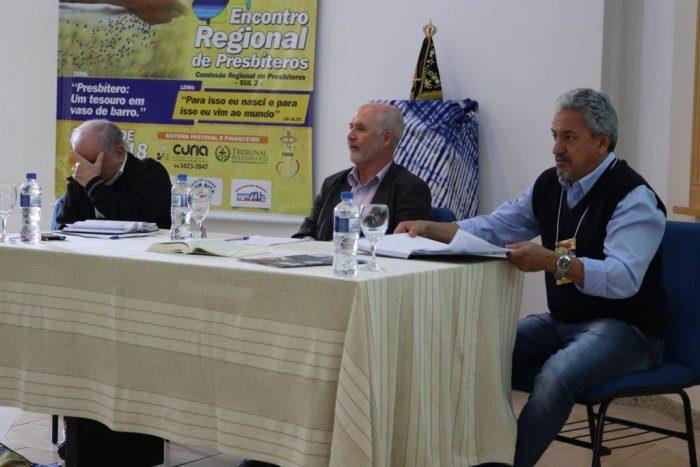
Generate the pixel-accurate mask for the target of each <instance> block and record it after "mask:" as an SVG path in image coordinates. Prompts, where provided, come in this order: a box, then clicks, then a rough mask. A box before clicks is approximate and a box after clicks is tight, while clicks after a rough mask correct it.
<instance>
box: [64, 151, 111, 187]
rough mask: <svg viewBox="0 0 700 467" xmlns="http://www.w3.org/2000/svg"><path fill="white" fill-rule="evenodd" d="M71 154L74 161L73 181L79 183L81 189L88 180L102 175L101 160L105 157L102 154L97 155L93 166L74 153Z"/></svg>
mask: <svg viewBox="0 0 700 467" xmlns="http://www.w3.org/2000/svg"><path fill="white" fill-rule="evenodd" d="M71 154H72V155H73V159H75V160H76V163H75V164H74V165H73V179H75V181H76V182H78V183H80V185H81V186H82V187H83V188H84V187H85V185H87V184H88V182H89V181H90V180H92V179H93V178H95V177H99V176H100V175H101V174H102V160H103V159H104V157H105V155H104V153H102V152H101V153H99V154H98V155H97V159H95V163H94V164H93V163H92V162H90V161H89V160H87V159H85V158H84V157H83V156H81V155H80V154H78V153H77V152H75V151H73V152H72V153H71Z"/></svg>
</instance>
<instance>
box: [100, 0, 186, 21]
mask: <svg viewBox="0 0 700 467" xmlns="http://www.w3.org/2000/svg"><path fill="white" fill-rule="evenodd" d="M103 1H104V0H103ZM112 3H116V4H122V6H124V8H126V9H127V10H129V11H130V12H132V13H133V14H135V15H136V16H138V17H139V18H141V20H142V21H144V22H146V23H148V24H151V25H153V24H161V23H167V22H169V21H170V20H171V19H174V18H177V17H178V16H182V15H183V14H184V13H185V11H186V9H185V6H184V5H183V4H182V2H181V1H180V0H121V1H118V0H117V1H113V2H112Z"/></svg>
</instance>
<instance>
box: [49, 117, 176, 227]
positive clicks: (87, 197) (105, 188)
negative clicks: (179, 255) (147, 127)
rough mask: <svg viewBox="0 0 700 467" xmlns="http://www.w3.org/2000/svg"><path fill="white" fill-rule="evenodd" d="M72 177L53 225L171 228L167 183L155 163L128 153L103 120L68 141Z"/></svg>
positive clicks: (114, 129) (164, 173)
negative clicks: (105, 222)
mask: <svg viewBox="0 0 700 467" xmlns="http://www.w3.org/2000/svg"><path fill="white" fill-rule="evenodd" d="M70 144H71V148H72V152H71V154H72V158H73V159H74V161H75V164H74V165H73V173H72V176H71V177H70V178H68V188H67V190H66V194H65V195H64V196H63V198H62V199H61V200H59V203H60V205H61V207H60V208H59V211H58V215H57V217H56V223H57V224H58V225H59V226H64V225H66V224H70V223H73V222H76V221H81V220H86V219H109V220H125V221H126V220H128V221H143V222H154V223H156V224H158V227H160V228H161V229H167V228H170V177H169V176H168V172H167V171H166V170H165V167H163V166H162V165H161V164H160V163H159V162H157V161H155V160H153V159H144V160H139V159H137V158H136V157H134V155H133V154H131V153H129V152H128V151H127V147H126V143H125V142H124V138H123V136H122V132H121V130H120V129H119V127H118V126H117V125H115V124H114V123H112V122H110V121H108V120H88V121H86V122H85V123H83V124H82V125H80V126H79V127H78V128H76V129H75V130H74V131H73V134H72V135H71V140H70Z"/></svg>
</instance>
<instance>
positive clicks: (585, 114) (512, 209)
mask: <svg viewBox="0 0 700 467" xmlns="http://www.w3.org/2000/svg"><path fill="white" fill-rule="evenodd" d="M556 107H557V108H556V114H555V116H554V120H553V122H552V136H553V138H554V147H553V149H552V152H553V153H554V156H555V162H556V167H552V168H550V169H549V170H546V171H545V172H543V173H542V174H541V175H540V176H539V177H538V178H537V179H536V181H535V182H534V184H533V185H531V186H530V187H529V188H528V189H527V190H526V191H525V192H523V193H521V194H520V196H518V197H517V198H516V199H514V200H512V201H509V202H506V203H504V204H503V205H501V206H499V207H498V208H497V209H496V210H495V211H494V212H493V213H491V214H490V215H488V216H478V217H475V218H472V219H469V220H465V221H460V222H457V223H453V224H446V223H435V222H422V221H418V222H405V223H402V224H400V225H399V226H398V227H397V229H396V232H409V234H411V235H421V236H426V237H430V238H433V239H436V240H440V241H444V242H454V243H455V244H457V243H459V242H460V241H462V239H463V238H464V237H465V236H466V233H465V232H468V233H471V234H473V235H476V236H479V237H481V238H484V239H485V240H488V241H490V242H492V243H496V244H500V245H505V246H506V247H507V248H510V249H511V250H512V251H511V252H510V253H509V255H508V258H509V259H510V261H512V262H513V263H514V264H515V266H517V267H518V268H519V269H521V270H523V271H544V272H545V283H546V290H547V304H548V307H549V311H550V312H549V313H544V314H539V315H530V316H528V317H526V318H524V319H522V320H520V321H519V323H518V330H517V337H516V341H515V349H514V351H513V384H514V386H516V387H521V386H529V385H532V386H533V390H532V392H531V394H530V398H529V399H528V402H527V404H526V405H525V407H524V408H523V410H522V412H521V414H520V417H519V419H518V440H517V445H516V452H515V465H516V466H517V467H521V466H532V465H534V464H535V463H536V462H537V460H538V459H539V458H540V456H541V455H542V454H543V453H544V451H545V450H546V449H547V446H549V444H550V443H551V441H552V440H553V439H554V437H555V436H556V435H557V433H558V432H559V430H560V429H561V427H562V426H563V425H564V423H565V422H566V420H567V418H568V416H569V414H570V412H571V409H572V407H573V405H574V401H575V400H576V399H577V398H578V397H579V396H581V395H582V394H583V393H585V392H586V391H587V390H590V389H592V388H595V387H596V386H598V385H600V384H602V383H604V382H605V381H607V380H610V379H612V378H615V377H617V376H620V375H623V374H626V373H632V372H635V371H641V370H646V369H649V368H652V367H654V366H656V365H658V364H660V363H661V360H662V357H663V346H662V344H661V342H660V341H659V337H660V336H661V333H662V331H663V327H664V322H665V319H666V299H665V294H664V288H663V284H662V280H661V249H660V244H661V238H662V236H663V232H664V225H665V216H666V209H665V207H664V205H663V203H662V202H661V200H660V199H659V198H658V196H657V195H656V193H654V191H653V190H652V189H651V188H650V187H649V185H648V184H647V183H646V181H645V180H644V179H643V178H642V177H641V176H640V175H639V174H638V173H636V172H635V171H634V170H632V169H631V168H630V167H629V166H628V165H627V163H626V162H625V161H623V160H620V159H618V158H617V157H616V156H615V154H614V153H613V150H614V149H615V144H616V142H617V115H616V113H615V109H614V108H613V106H612V103H611V101H610V98H609V97H608V96H607V95H606V94H605V93H603V92H598V91H594V90H592V89H575V90H573V91H570V92H568V93H566V94H564V95H562V96H561V97H559V99H558V100H557V106H556ZM538 235H540V236H541V237H542V245H538V244H535V243H532V242H530V241H529V240H530V239H532V238H534V237H536V236H538Z"/></svg>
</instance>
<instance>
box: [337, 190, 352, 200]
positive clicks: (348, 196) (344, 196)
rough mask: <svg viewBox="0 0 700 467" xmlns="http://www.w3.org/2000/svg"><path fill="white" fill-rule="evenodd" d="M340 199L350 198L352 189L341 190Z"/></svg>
mask: <svg viewBox="0 0 700 467" xmlns="http://www.w3.org/2000/svg"><path fill="white" fill-rule="evenodd" d="M340 199H352V191H343V192H341V193H340Z"/></svg>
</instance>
